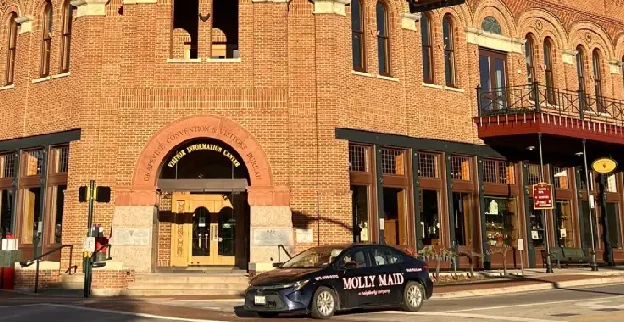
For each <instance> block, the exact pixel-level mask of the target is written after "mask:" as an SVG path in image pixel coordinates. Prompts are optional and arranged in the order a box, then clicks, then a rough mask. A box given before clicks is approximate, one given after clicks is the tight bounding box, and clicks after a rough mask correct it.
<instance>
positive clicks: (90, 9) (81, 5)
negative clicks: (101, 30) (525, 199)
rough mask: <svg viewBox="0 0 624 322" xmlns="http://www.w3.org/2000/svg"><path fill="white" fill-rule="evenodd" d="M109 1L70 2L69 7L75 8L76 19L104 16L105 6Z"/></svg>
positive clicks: (85, 0)
mask: <svg viewBox="0 0 624 322" xmlns="http://www.w3.org/2000/svg"><path fill="white" fill-rule="evenodd" d="M108 1H109V0H72V1H71V5H72V6H74V7H76V8H77V10H76V17H84V16H106V4H107V3H108Z"/></svg>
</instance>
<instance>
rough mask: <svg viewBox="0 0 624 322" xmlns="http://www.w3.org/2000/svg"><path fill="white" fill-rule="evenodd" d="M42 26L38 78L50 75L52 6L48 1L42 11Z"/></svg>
mask: <svg viewBox="0 0 624 322" xmlns="http://www.w3.org/2000/svg"><path fill="white" fill-rule="evenodd" d="M42 20H43V26H42V28H41V35H42V39H41V66H40V70H39V76H41V77H47V76H48V75H50V50H51V49H52V4H51V3H50V2H49V1H48V2H46V4H45V8H44V9H43V19H42Z"/></svg>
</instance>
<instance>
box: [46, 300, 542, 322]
mask: <svg viewBox="0 0 624 322" xmlns="http://www.w3.org/2000/svg"><path fill="white" fill-rule="evenodd" d="M40 305H45V306H51V307H61V308H66V309H74V310H83V311H92V312H100V313H112V314H121V315H129V316H136V317H141V318H149V319H163V320H171V321H181V322H227V321H219V320H202V319H187V318H177V317H170V316H161V315H153V314H146V313H136V312H123V311H115V310H105V309H96V308H91V307H84V306H72V305H63V304H40ZM536 322H537V321H536Z"/></svg>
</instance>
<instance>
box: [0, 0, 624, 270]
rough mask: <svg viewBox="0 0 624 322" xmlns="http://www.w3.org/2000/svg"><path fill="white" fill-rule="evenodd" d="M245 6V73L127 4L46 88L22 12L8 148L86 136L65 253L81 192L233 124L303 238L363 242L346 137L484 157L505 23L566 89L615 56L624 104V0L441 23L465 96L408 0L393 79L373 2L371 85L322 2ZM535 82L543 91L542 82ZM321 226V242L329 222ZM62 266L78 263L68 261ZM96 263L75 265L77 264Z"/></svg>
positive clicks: (476, 12) (608, 90)
mask: <svg viewBox="0 0 624 322" xmlns="http://www.w3.org/2000/svg"><path fill="white" fill-rule="evenodd" d="M240 2H241V5H240V41H239V45H240V46H239V47H240V57H241V61H240V62H228V63H225V62H206V61H204V62H201V63H171V62H167V58H168V57H169V37H170V33H171V31H170V30H169V26H170V19H171V1H159V2H158V4H139V5H125V6H124V7H123V15H120V14H119V13H118V9H119V8H120V7H121V1H120V0H115V1H111V2H110V3H109V4H108V8H107V16H106V17H80V18H78V19H76V20H75V22H74V28H73V37H72V47H71V48H72V54H71V64H72V65H71V72H70V75H69V76H67V77H63V78H53V79H50V80H47V81H43V82H38V83H33V82H32V80H33V79H35V78H37V75H38V66H39V53H40V50H39V39H40V36H41V31H40V23H39V14H38V12H36V11H35V9H33V8H36V7H37V6H35V5H33V3H34V2H33V1H27V2H25V3H27V5H25V6H24V8H20V9H21V11H20V12H22V13H24V14H25V15H33V16H34V17H35V23H34V26H33V31H32V32H30V33H24V34H21V35H20V36H19V41H18V52H17V65H16V68H15V70H16V77H15V79H16V81H15V88H12V89H4V90H0V139H9V138H15V137H22V136H28V135H35V134H42V133H49V132H56V131H61V130H66V129H70V128H81V129H82V139H81V141H79V142H74V143H72V144H71V146H70V151H71V152H70V160H69V163H70V167H69V184H68V190H67V195H66V206H65V221H64V225H63V243H66V244H67V243H72V244H75V245H77V246H78V245H81V243H82V239H83V237H84V235H85V228H86V216H85V213H86V211H87V209H86V204H79V203H78V202H77V188H78V186H80V185H84V184H86V183H87V182H88V180H89V179H96V180H97V183H98V184H99V185H109V186H113V187H117V186H127V185H129V184H130V182H131V180H132V175H133V171H134V169H135V166H136V160H137V158H138V156H139V154H140V152H141V150H142V149H143V148H144V146H145V144H146V143H147V142H148V140H149V139H150V137H152V136H153V135H154V133H156V132H157V131H158V130H160V129H161V128H163V127H165V126H166V125H167V124H170V123H171V122H173V121H175V120H177V119H180V118H182V117H188V116H192V115H199V114H210V115H217V116H222V117H226V118H229V119H231V120H233V121H234V122H236V123H238V124H240V125H241V126H242V127H244V128H245V129H247V130H248V131H249V132H250V133H252V134H253V135H254V136H255V138H256V139H257V140H258V141H259V142H260V144H261V146H262V148H263V149H264V150H265V152H266V153H267V155H268V159H269V163H270V166H271V169H272V174H273V177H274V181H275V184H276V185H286V186H288V187H289V188H290V196H291V208H292V210H293V212H294V213H297V214H300V215H299V216H298V217H297V218H298V219H296V222H295V224H296V225H303V223H310V222H315V220H316V218H317V204H318V210H319V217H320V218H321V224H320V236H318V237H320V238H319V239H320V240H322V241H323V242H344V241H348V240H350V237H349V234H348V231H349V225H350V221H351V215H350V208H351V204H350V201H349V198H350V197H349V190H348V188H349V187H348V168H347V162H348V156H347V143H346V142H342V141H337V140H335V139H334V128H335V127H352V128H359V129H366V130H371V131H381V132H387V133H396V134H406V135H411V136H417V137H428V138H438V139H448V140H456V141H464V142H470V143H479V142H480V141H479V140H478V139H477V137H476V131H475V127H474V125H473V124H472V121H471V117H472V116H474V115H476V102H475V94H474V93H475V90H474V89H475V87H476V86H477V84H478V57H477V47H476V46H475V45H469V44H467V42H466V38H465V32H464V28H465V27H467V26H469V27H477V28H479V27H480V24H481V21H482V19H483V18H484V17H485V16H488V15H492V16H494V17H496V18H497V19H498V20H499V23H500V24H501V25H502V27H503V32H504V33H505V35H507V36H512V37H516V38H524V35H525V34H526V33H527V32H533V33H535V34H536V36H537V37H538V39H539V41H538V42H537V48H536V53H538V57H536V61H538V62H541V61H542V56H541V52H542V51H541V47H542V45H541V44H542V40H543V38H544V37H545V36H551V37H552V38H553V40H554V41H555V48H554V50H555V54H554V56H553V57H554V63H555V66H554V70H555V77H556V84H557V87H560V88H570V89H575V88H576V86H577V82H576V75H575V67H574V66H573V65H566V64H564V63H563V61H562V58H561V53H562V51H564V50H573V49H574V48H575V47H576V45H577V44H578V43H582V44H583V45H585V46H586V47H587V48H588V49H593V48H600V49H601V51H602V52H603V53H604V56H605V60H604V66H603V70H604V71H605V77H604V79H605V83H606V85H605V91H604V93H605V95H607V96H615V97H620V98H621V97H624V93H623V92H624V88H623V87H622V75H619V74H610V73H608V70H609V69H608V65H607V63H606V61H607V60H611V59H621V57H622V55H623V54H624V40H623V39H624V38H623V37H621V36H619V34H618V32H619V30H622V28H623V27H624V24H623V22H624V19H623V18H622V17H624V15H623V14H624V9H622V6H621V5H620V6H619V7H618V6H615V5H614V3H615V0H608V1H602V0H594V1H586V2H583V1H572V0H569V1H558V2H555V1H537V0H529V1H525V0H505V1H498V0H483V1H482V0H479V1H477V0H469V1H468V3H467V4H465V5H462V6H458V7H453V8H445V9H440V10H436V11H434V12H432V15H433V17H432V22H433V26H434V32H435V34H434V42H435V45H434V56H435V63H434V66H435V75H436V82H435V83H436V84H437V85H443V81H444V64H443V58H442V57H443V55H442V52H443V44H442V39H441V34H442V30H441V19H442V16H443V15H444V14H445V13H451V14H452V15H453V19H454V23H455V28H454V29H455V35H454V36H455V44H456V52H455V56H456V67H457V77H458V85H459V91H454V90H450V89H445V88H444V87H443V86H442V88H431V87H426V86H423V85H422V76H421V75H422V66H421V48H420V41H421V40H420V33H419V32H414V31H411V30H406V29H402V28H401V15H402V14H403V13H404V12H405V11H406V9H405V8H406V2H405V1H403V0H392V1H389V4H390V6H389V8H390V18H391V28H390V29H391V40H390V41H391V69H392V76H393V77H394V78H395V79H392V80H388V79H382V78H378V77H377V75H376V74H377V73H376V70H377V56H376V55H377V54H376V53H377V51H376V42H375V16H374V5H375V1H373V0H365V1H364V4H365V12H366V59H367V65H368V72H369V73H370V74H369V75H360V74H354V73H352V71H351V40H350V39H351V36H350V18H349V10H350V9H348V8H347V16H346V17H344V16H339V15H314V14H313V13H312V12H313V4H311V3H309V2H308V1H307V0H292V1H291V2H290V3H289V4H285V3H273V2H268V3H252V1H251V0H241V1H240ZM55 3H56V2H55ZM201 7H202V12H207V10H208V9H209V8H210V3H209V1H203V0H202V5H201ZM55 8H57V9H58V6H56V7H55ZM55 13H58V11H56V10H55ZM616 19H617V20H616ZM582 20H583V21H591V24H589V23H585V24H581V23H579V22H580V21H582ZM207 23H210V21H208V22H207ZM207 23H206V24H207ZM206 24H203V25H202V23H200V26H202V27H200V58H203V59H204V60H205V58H207V57H209V45H208V39H209V38H210V29H209V28H207V27H206V26H208V25H206ZM60 25H61V23H60V15H58V14H55V21H54V28H56V29H55V32H54V38H53V42H52V43H53V50H52V63H51V66H52V72H51V74H52V75H54V74H56V73H57V71H58V67H57V66H58V65H59V61H60V58H59V52H60V51H59V50H58V49H59V39H60V38H59V37H60V32H59V31H58V27H59V26H60ZM417 27H419V25H417ZM418 29H419V28H418ZM0 30H1V34H0V35H1V37H2V38H1V40H0V57H5V56H4V55H5V54H6V28H0ZM566 32H567V33H566ZM587 35H589V36H587ZM0 61H3V60H0ZM587 67H589V65H587ZM536 70H537V75H538V79H540V80H543V77H544V76H543V70H542V69H541V68H539V67H538V68H537V69H536ZM508 74H509V76H510V82H511V85H519V84H523V83H524V82H525V80H526V71H525V68H524V63H523V57H522V55H519V54H515V55H510V56H509V59H508ZM3 77H4V73H0V79H2V78H3ZM588 88H591V86H589V87H588ZM113 197H114V196H113ZM113 201H114V200H113ZM113 207H114V202H112V203H110V204H97V205H96V207H95V218H94V222H96V223H101V224H103V225H104V227H105V229H106V231H107V232H108V231H109V228H110V222H111V218H112V213H113ZM310 228H313V229H314V230H315V233H318V232H316V224H311V225H310ZM163 229H165V227H163ZM161 232H162V231H161ZM316 237H317V236H316V235H315V240H316ZM302 246H306V245H302ZM159 247H160V246H159ZM162 247H164V246H162ZM163 249H164V248H163ZM63 254H64V257H63V258H64V262H67V261H68V252H67V251H64V253H63ZM81 260H82V259H81V258H80V256H74V261H75V262H76V263H78V264H79V263H80V261H81ZM163 260H165V259H163ZM63 267H66V265H65V264H63Z"/></svg>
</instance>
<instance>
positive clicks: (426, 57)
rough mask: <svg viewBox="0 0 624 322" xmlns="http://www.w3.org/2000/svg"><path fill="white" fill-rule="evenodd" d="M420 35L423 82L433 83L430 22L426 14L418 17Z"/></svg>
mask: <svg viewBox="0 0 624 322" xmlns="http://www.w3.org/2000/svg"><path fill="white" fill-rule="evenodd" d="M420 35H421V38H422V56H423V62H422V64H423V82H425V83H429V84H433V83H434V79H433V78H434V73H433V41H432V39H431V23H430V21H429V16H427V15H426V14H423V15H422V17H421V18H420Z"/></svg>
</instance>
